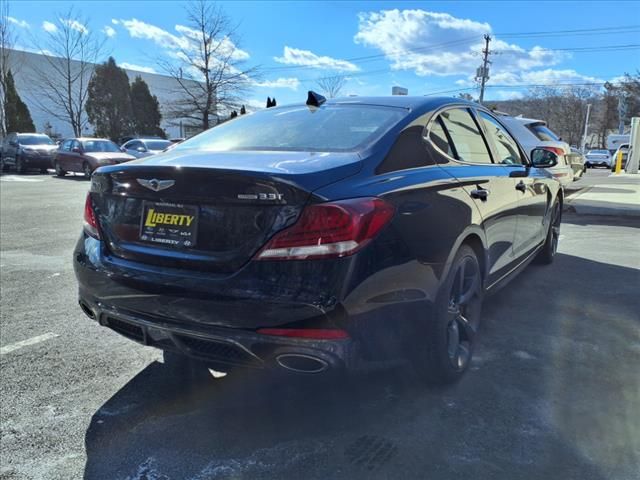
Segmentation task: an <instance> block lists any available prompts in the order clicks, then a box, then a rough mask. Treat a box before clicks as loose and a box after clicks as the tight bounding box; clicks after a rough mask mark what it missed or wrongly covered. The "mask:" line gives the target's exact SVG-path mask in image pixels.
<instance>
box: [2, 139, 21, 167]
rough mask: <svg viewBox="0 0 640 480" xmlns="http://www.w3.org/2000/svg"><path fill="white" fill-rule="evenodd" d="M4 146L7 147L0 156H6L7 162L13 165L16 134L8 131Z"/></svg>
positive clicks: (16, 140) (14, 161) (16, 141)
mask: <svg viewBox="0 0 640 480" xmlns="http://www.w3.org/2000/svg"><path fill="white" fill-rule="evenodd" d="M6 146H7V148H6V150H5V153H4V154H3V155H2V156H3V157H6V159H7V160H9V161H8V162H7V164H11V165H15V164H16V154H17V153H18V134H16V133H10V134H9V135H8V136H7V144H6Z"/></svg>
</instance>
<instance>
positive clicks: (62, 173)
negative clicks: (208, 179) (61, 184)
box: [53, 160, 67, 177]
mask: <svg viewBox="0 0 640 480" xmlns="http://www.w3.org/2000/svg"><path fill="white" fill-rule="evenodd" d="M53 168H55V170H56V175H57V176H58V177H64V176H65V175H66V174H67V172H65V171H64V170H63V169H62V167H61V166H60V163H58V161H57V160H56V161H55V163H54V164H53Z"/></svg>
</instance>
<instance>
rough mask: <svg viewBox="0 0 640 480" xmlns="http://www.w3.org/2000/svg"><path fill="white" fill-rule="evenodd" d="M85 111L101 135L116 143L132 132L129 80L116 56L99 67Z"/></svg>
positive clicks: (97, 132)
mask: <svg viewBox="0 0 640 480" xmlns="http://www.w3.org/2000/svg"><path fill="white" fill-rule="evenodd" d="M86 110H87V115H88V116H89V121H90V122H91V123H92V124H93V125H94V126H95V132H96V135H98V136H101V137H108V138H110V139H111V140H113V141H117V140H118V139H119V138H120V137H122V136H124V135H125V134H127V133H130V132H131V128H132V124H133V113H132V109H131V93H130V89H129V77H127V73H126V72H125V71H124V70H123V69H122V68H120V67H118V66H117V65H116V61H115V60H114V59H113V57H109V60H107V61H106V62H105V63H103V64H102V65H98V66H97V67H96V70H95V73H94V75H93V77H92V78H91V81H90V82H89V94H88V99H87V105H86Z"/></svg>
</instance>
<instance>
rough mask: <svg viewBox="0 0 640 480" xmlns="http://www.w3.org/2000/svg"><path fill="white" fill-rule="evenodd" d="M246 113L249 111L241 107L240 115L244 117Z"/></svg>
mask: <svg viewBox="0 0 640 480" xmlns="http://www.w3.org/2000/svg"><path fill="white" fill-rule="evenodd" d="M245 113H247V109H246V108H244V105H242V107H240V115H244V114H245Z"/></svg>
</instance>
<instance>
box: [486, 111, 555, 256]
mask: <svg viewBox="0 0 640 480" xmlns="http://www.w3.org/2000/svg"><path fill="white" fill-rule="evenodd" d="M476 114H477V117H478V119H479V123H480V125H481V126H482V128H483V130H484V132H485V135H486V137H487V139H488V140H489V146H490V147H491V150H492V152H493V156H494V159H495V162H496V163H500V164H502V165H504V166H505V168H507V170H508V171H509V177H510V178H511V181H512V183H513V188H514V190H515V191H516V192H517V196H518V207H517V223H516V235H515V239H514V242H513V253H514V256H515V257H516V258H519V257H522V256H526V255H527V254H528V253H529V252H530V251H531V250H533V249H534V248H535V247H536V246H537V245H538V244H539V243H540V242H541V241H542V240H543V239H544V234H545V231H544V218H545V215H546V213H547V207H548V203H549V202H548V200H549V195H548V192H547V186H546V184H545V179H548V177H547V176H546V175H545V174H544V173H542V172H541V171H539V170H538V169H536V168H531V167H530V165H529V162H528V160H527V157H526V155H525V154H524V153H523V151H522V149H521V148H520V147H519V145H518V142H516V141H515V140H514V138H513V137H512V136H511V134H510V133H509V132H508V130H507V129H506V128H505V127H504V126H503V125H502V124H501V123H500V122H499V121H498V120H497V119H496V118H495V117H493V116H492V115H491V114H489V113H488V112H486V111H483V110H476Z"/></svg>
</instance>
